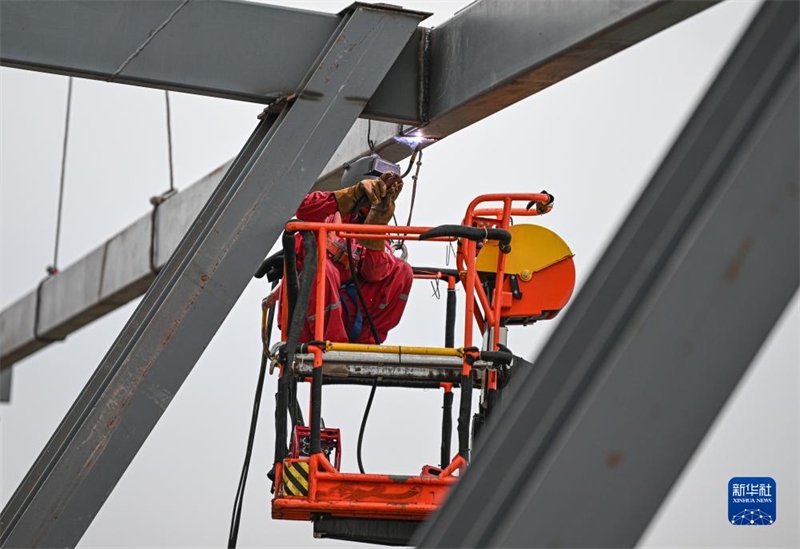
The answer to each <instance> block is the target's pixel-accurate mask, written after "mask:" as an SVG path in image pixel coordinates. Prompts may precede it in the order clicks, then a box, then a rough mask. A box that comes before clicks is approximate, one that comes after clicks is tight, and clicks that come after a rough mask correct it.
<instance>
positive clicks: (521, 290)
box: [262, 192, 575, 545]
mask: <svg viewBox="0 0 800 549" xmlns="http://www.w3.org/2000/svg"><path fill="white" fill-rule="evenodd" d="M552 204H553V197H552V195H550V194H548V193H546V192H542V193H520V194H489V195H483V196H479V197H478V198H476V199H475V200H473V201H472V202H471V203H470V205H469V207H468V208H467V212H466V215H465V217H464V220H463V221H462V223H461V224H459V225H441V226H438V227H413V226H408V227H407V226H384V225H362V224H345V223H308V222H299V221H291V222H289V223H287V225H286V235H287V238H286V240H285V242H287V243H289V242H290V243H291V246H292V249H291V250H288V245H287V246H285V250H286V251H288V253H287V254H286V255H287V257H289V258H290V259H286V260H285V262H284V266H283V268H284V269H285V272H284V280H287V278H286V276H287V272H290V271H291V269H292V267H293V266H294V265H295V259H294V257H293V255H294V250H293V246H294V234H295V233H297V232H300V233H301V234H302V235H303V246H304V247H305V250H306V255H305V263H304V266H303V272H302V273H301V276H300V283H299V284H300V287H299V288H298V289H297V290H296V291H295V293H296V295H297V297H296V298H295V300H296V301H295V303H294V307H293V306H292V304H291V303H290V302H289V300H290V299H291V296H290V293H291V292H290V291H282V292H281V300H282V311H283V315H284V318H283V322H282V324H281V325H282V337H281V342H280V343H279V344H278V345H276V346H275V347H274V348H273V349H272V350H270V349H266V348H265V353H268V354H269V356H270V357H271V358H272V359H273V361H274V362H273V366H274V367H277V368H278V369H279V372H280V377H279V381H278V393H277V397H276V398H277V410H278V412H276V425H275V428H276V446H275V460H274V467H273V470H272V471H271V474H270V477H271V478H272V479H273V482H274V484H273V490H274V498H273V500H272V517H273V518H275V519H287V520H308V521H313V522H314V532H315V535H316V536H318V537H333V538H339V539H348V540H355V541H367V542H373V543H383V544H387V545H404V544H408V543H409V540H410V538H411V535H412V534H413V531H414V529H415V528H416V527H417V526H418V525H419V523H420V522H421V521H423V520H425V519H426V518H427V517H428V516H429V515H430V514H431V513H432V512H434V511H436V510H437V509H438V508H439V506H440V505H441V504H442V502H443V501H444V499H445V497H446V496H447V493H448V491H449V489H450V487H451V486H452V485H453V484H454V483H455V482H457V480H458V477H459V476H460V475H461V474H463V472H464V471H465V470H466V468H467V466H468V463H469V454H470V446H471V444H474V439H475V438H476V437H478V436H480V432H481V429H483V428H484V426H485V424H486V420H487V419H488V418H489V417H490V416H491V414H492V411H493V410H494V409H495V408H496V407H497V406H498V404H499V402H500V397H501V394H502V389H503V388H504V387H505V385H506V384H507V383H508V380H509V379H510V377H511V375H512V374H513V371H514V369H515V368H518V367H530V363H527V362H525V361H524V360H522V359H520V358H519V357H516V356H514V355H513V353H512V352H511V351H510V350H509V349H508V348H507V347H506V346H505V333H506V329H507V327H508V326H512V325H530V324H533V323H534V322H536V321H539V320H546V319H551V318H553V317H555V316H556V314H558V312H559V311H560V310H561V309H562V308H563V307H564V306H565V305H566V304H567V302H568V300H569V298H570V297H571V295H572V291H573V288H574V285H575V268H574V264H573V260H572V255H573V254H572V252H571V251H570V249H569V247H568V246H567V245H566V243H564V241H563V240H562V239H561V238H560V237H559V236H558V235H556V234H555V233H553V232H552V231H550V230H549V229H546V228H544V227H542V226H539V225H532V224H513V218H514V217H528V216H536V215H541V214H544V213H548V212H549V211H550V210H551V208H552ZM329 235H335V236H336V237H337V238H341V239H352V238H358V239H361V240H363V239H381V240H393V241H396V242H402V241H406V240H413V241H434V242H455V243H456V246H457V251H456V263H457V269H439V268H425V267H418V268H414V269H413V272H414V277H415V278H417V279H437V280H445V281H447V286H448V295H447V297H448V299H447V315H446V320H445V323H446V327H447V329H446V341H445V346H444V347H419V346H391V345H367V344H355V343H340V342H329V341H324V339H323V334H324V333H325V325H324V322H325V314H324V313H325V311H324V306H325V294H324V292H325V291H326V284H325V272H326V262H327V261H329V260H330V258H329V257H328V253H327V250H328V238H329ZM292 276H296V275H294V274H293V275H292ZM314 279H316V284H315V288H316V292H317V294H316V310H315V311H313V314H314V315H315V316H314V338H315V339H314V341H310V342H306V343H302V344H301V343H299V342H298V336H297V335H296V334H294V335H293V334H291V333H289V332H290V330H289V326H290V322H289V320H290V318H291V316H290V315H292V314H301V315H303V317H305V316H306V311H305V310H304V309H303V307H305V308H307V307H308V299H307V296H306V299H302V297H303V292H304V291H305V292H310V288H311V286H312V284H311V282H312V281H313V280H314ZM457 284H461V285H462V286H463V287H464V290H465V300H464V301H465V302H464V305H463V306H464V311H465V323H464V338H463V341H462V344H461V345H460V346H458V347H456V346H455V344H454V343H455V342H454V326H455V309H456V303H455V288H456V285H457ZM272 305H274V303H273V302H272V301H270V300H265V307H264V314H263V315H262V317H263V319H266V318H267V306H272ZM297 311H299V313H297ZM309 312H311V311H309ZM309 316H310V315H309ZM476 325H477V327H478V329H479V331H480V336H479V337H478V336H477V334H475V332H474V329H475V326H476ZM264 326H266V322H264ZM265 331H266V330H265ZM265 347H266V345H265ZM297 383H310V386H311V387H310V393H311V396H310V405H309V410H308V412H309V416H308V417H309V424H308V425H306V424H305V423H304V421H303V418H302V412H301V410H300V407H299V405H298V404H297V400H296V396H295V395H296V386H297ZM331 384H360V385H372V386H373V388H374V387H376V386H379V385H380V386H397V387H407V388H441V389H442V391H443V395H444V396H443V402H444V406H443V410H444V412H443V417H442V443H441V455H440V463H439V466H438V467H436V466H432V465H424V466H422V470H421V473H420V474H418V475H411V476H408V475H386V474H367V473H364V472H363V468H362V472H360V473H359V472H343V471H341V453H342V448H341V437H340V432H339V429H336V428H329V427H323V426H322V421H321V411H322V388H323V386H325V385H331ZM453 388H460V389H461V390H460V403H459V406H458V416H457V417H458V423H457V425H458V428H457V434H458V450H457V452H455V453H454V454H451V452H450V438H451V436H452V418H451V409H452V403H453V398H454V397H453V391H452V390H453ZM473 390H478V391H479V392H480V401H479V403H480V406H479V410H480V411H479V413H478V414H475V416H474V417H472V399H473V396H472V393H473ZM373 394H374V393H373ZM371 397H372V395H371ZM371 397H370V401H369V404H368V406H369V405H370V404H371V401H372V400H371ZM287 414H288V415H289V420H290V422H287ZM362 434H363V425H362ZM289 439H291V443H290V444H288V447H287V440H289ZM359 449H360V442H359ZM359 467H360V468H361V464H360V452H359Z"/></svg>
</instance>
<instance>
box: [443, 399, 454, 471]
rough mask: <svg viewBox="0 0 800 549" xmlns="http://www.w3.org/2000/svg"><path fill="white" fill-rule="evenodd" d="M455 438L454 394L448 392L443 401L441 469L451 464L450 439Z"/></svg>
mask: <svg viewBox="0 0 800 549" xmlns="http://www.w3.org/2000/svg"><path fill="white" fill-rule="evenodd" d="M452 436H453V392H452V391H447V392H445V393H444V398H443V399H442V448H441V467H442V469H444V468H445V467H447V465H448V464H449V463H450V458H451V457H452V456H451V455H450V438H451V437H452Z"/></svg>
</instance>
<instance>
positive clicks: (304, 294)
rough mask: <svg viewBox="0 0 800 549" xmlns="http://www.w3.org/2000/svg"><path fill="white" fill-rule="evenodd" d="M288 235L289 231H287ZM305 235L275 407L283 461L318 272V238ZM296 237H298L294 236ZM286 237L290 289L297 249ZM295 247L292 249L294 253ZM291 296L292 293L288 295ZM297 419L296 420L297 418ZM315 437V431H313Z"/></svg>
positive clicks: (277, 444)
mask: <svg viewBox="0 0 800 549" xmlns="http://www.w3.org/2000/svg"><path fill="white" fill-rule="evenodd" d="M284 234H285V233H284ZM301 234H302V235H303V249H304V250H305V259H304V268H303V272H302V274H301V276H300V288H299V290H298V292H297V301H296V302H295V306H294V311H292V316H291V317H290V318H291V321H290V323H289V329H288V331H287V335H286V345H285V346H284V349H285V353H286V356H285V358H284V359H283V364H284V368H283V375H282V376H281V378H280V380H279V381H278V394H277V395H276V406H275V463H279V462H281V461H283V458H285V457H286V454H287V448H286V439H287V437H288V431H287V428H286V411H287V410H288V409H289V406H288V404H289V398H290V397H291V396H292V395H291V377H292V372H291V369H292V363H293V362H294V355H295V353H296V351H297V344H298V343H299V341H300V332H301V331H302V329H303V324H304V323H305V322H306V316H307V315H308V305H309V302H310V299H311V286H312V284H313V283H314V277H315V275H316V271H317V239H316V238H315V237H314V233H312V232H310V231H302V232H301ZM292 240H294V239H293V238H292ZM286 244H287V242H286V238H285V237H284V251H285V260H286V271H287V272H286V275H287V279H288V282H287V292H288V291H289V286H290V285H291V279H292V274H290V272H291V271H294V267H293V266H294V265H295V259H294V255H295V254H294V248H293V247H292V246H293V245H292V246H286ZM290 250H291V252H290ZM288 296H289V297H290V298H291V294H288ZM293 421H295V419H294V418H293ZM312 436H313V430H312Z"/></svg>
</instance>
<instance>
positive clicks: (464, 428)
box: [458, 375, 472, 462]
mask: <svg viewBox="0 0 800 549" xmlns="http://www.w3.org/2000/svg"><path fill="white" fill-rule="evenodd" d="M471 413H472V375H466V376H465V375H462V376H461V405H460V406H459V410H458V453H459V454H460V455H461V457H463V458H464V459H465V460H466V461H467V462H469V422H470V414H471Z"/></svg>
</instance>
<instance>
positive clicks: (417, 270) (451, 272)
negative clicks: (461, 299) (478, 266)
mask: <svg viewBox="0 0 800 549" xmlns="http://www.w3.org/2000/svg"><path fill="white" fill-rule="evenodd" d="M411 271H412V272H413V273H414V274H436V273H442V274H443V275H445V276H453V277H455V278H456V280H458V277H459V274H458V271H457V270H456V269H447V268H441V267H413V266H412V267H411Z"/></svg>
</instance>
